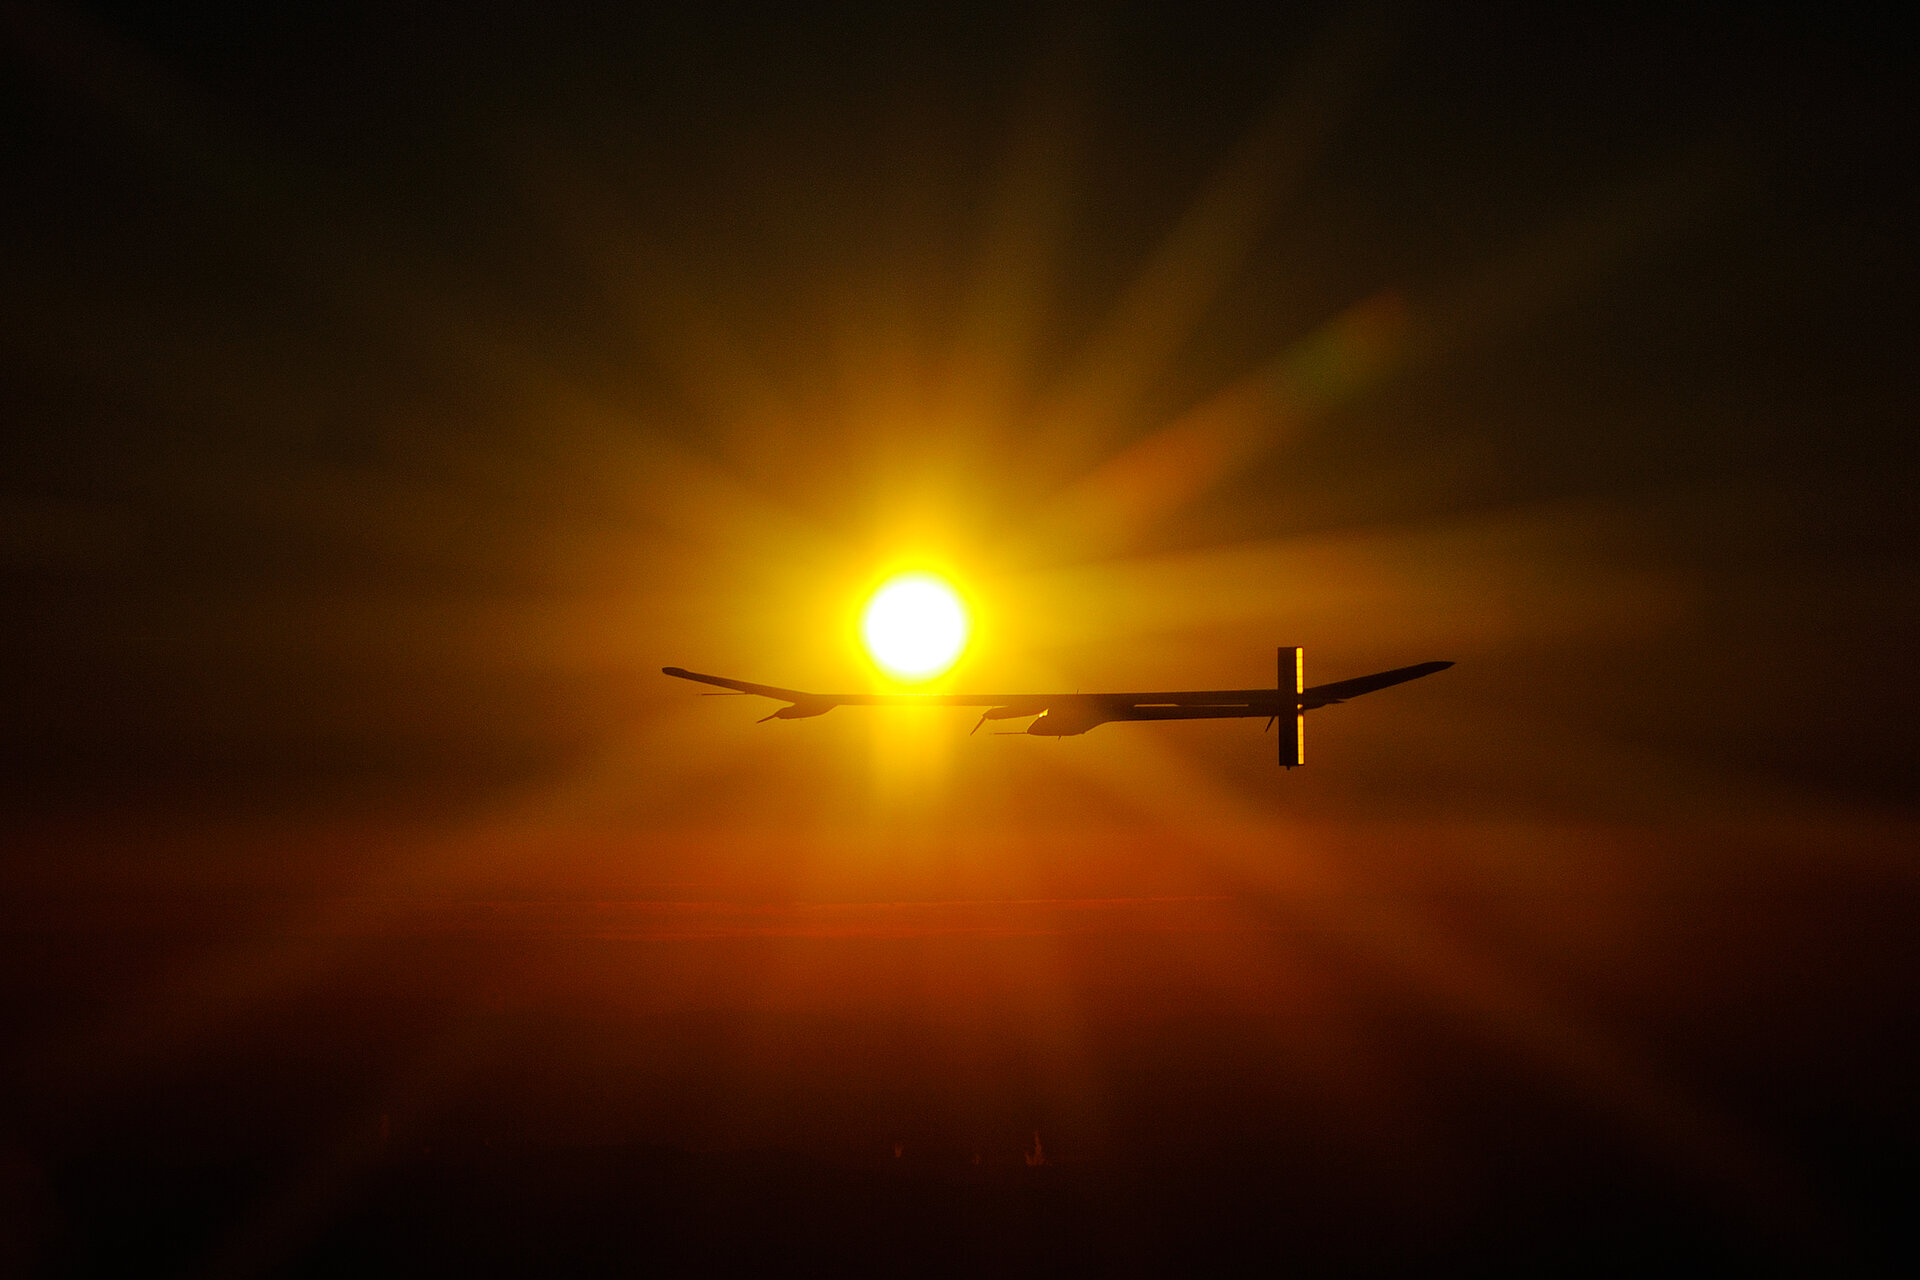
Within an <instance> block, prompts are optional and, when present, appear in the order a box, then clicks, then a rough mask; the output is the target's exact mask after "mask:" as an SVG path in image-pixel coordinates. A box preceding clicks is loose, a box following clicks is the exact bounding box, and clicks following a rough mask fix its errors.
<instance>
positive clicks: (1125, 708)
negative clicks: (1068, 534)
mask: <svg viewBox="0 0 1920 1280" xmlns="http://www.w3.org/2000/svg"><path fill="white" fill-rule="evenodd" d="M1452 665H1453V664H1452V663H1451V662H1423V663H1420V664H1419V665H1417V666H1412V667H1397V668H1395V669H1394V670H1392V671H1382V672H1379V673H1377V674H1375V675H1370V676H1359V677H1357V678H1355V679H1352V680H1340V681H1336V682H1335V683H1333V684H1322V685H1315V686H1314V687H1313V688H1311V689H1307V690H1305V691H1304V692H1302V693H1301V694H1299V696H1298V698H1297V699H1293V695H1290V694H1286V693H1283V692H1281V691H1280V690H1279V689H1277V688H1274V689H1175V690H1158V691H1142V692H1128V693H809V692H807V691H805V690H803V689H783V688H781V687H779V686H778V685H770V684H753V683H751V682H750V681H746V680H735V679H732V678H730V677H728V676H710V675H703V674H702V673H700V672H698V671H688V670H686V669H685V668H684V667H662V668H661V671H662V672H663V673H664V674H666V675H670V676H675V677H677V678H679V679H681V680H692V681H695V682H697V683H699V684H710V685H714V686H716V687H718V688H721V689H730V690H732V691H733V692H735V693H749V694H755V695H757V696H759V697H762V698H774V699H777V700H779V701H781V702H785V703H790V704H791V705H790V706H787V707H785V708H782V709H781V710H779V711H776V712H774V713H773V715H772V716H769V717H767V718H768V719H781V720H797V719H803V718H805V717H807V716H817V715H823V714H825V713H826V712H828V711H831V710H833V709H834V708H835V707H899V706H938V707H991V708H996V709H999V710H1001V711H1003V712H1005V714H1004V715H996V716H994V717H992V718H993V719H996V720H999V719H1013V718H1018V717H1020V716H1030V715H1039V714H1041V713H1042V712H1045V711H1049V710H1052V709H1055V708H1065V707H1074V708H1081V709H1090V708H1098V709H1099V710H1101V711H1103V712H1107V713H1109V714H1108V715H1107V718H1109V719H1114V720H1122V719H1126V720H1213V719H1223V718H1230V717H1234V716H1270V715H1273V714H1275V713H1276V712H1279V711H1287V712H1291V711H1292V710H1293V706H1297V707H1299V708H1301V709H1312V708H1314V707H1324V706H1327V705H1329V704H1331V703H1335V702H1344V701H1346V700H1347V699H1348V698H1357V697H1359V696H1360V695H1361V694H1363V693H1372V692H1373V691H1374V690H1376V689H1385V688H1388V687H1390V686H1392V685H1396V684H1401V683H1403V682H1405V681H1408V680H1417V679H1419V678H1420V677H1421V676H1425V675H1432V674H1433V673H1434V672H1436V671H1444V670H1446V669H1447V668H1448V667H1450V666H1452ZM1290 700H1292V701H1293V706H1289V705H1288V703H1289V701H1290Z"/></svg>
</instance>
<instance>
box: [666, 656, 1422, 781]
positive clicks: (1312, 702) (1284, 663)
mask: <svg viewBox="0 0 1920 1280" xmlns="http://www.w3.org/2000/svg"><path fill="white" fill-rule="evenodd" d="M1305 655H1306V651H1305V650H1304V649H1301V648H1299V647H1298V646H1294V647H1290V648H1282V649H1281V650H1280V651H1279V670H1278V680H1277V682H1276V683H1275V685H1274V687H1273V688H1271V689H1180V690H1159V691H1147V692H1135V693H809V692H807V691H805V690H802V689H783V688H781V687H779V686H778V685H768V684H754V683H752V682H751V681H747V680H735V679H732V678H730V677H728V676H710V675H702V674H701V673H700V672H698V671H688V670H686V669H685V668H684V667H663V668H661V670H662V672H664V673H665V674H666V675H670V676H675V677H678V678H679V679H681V680H692V681H696V682H698V683H700V684H709V685H714V686H717V687H718V688H721V689H724V690H727V691H728V692H730V693H740V694H751V695H754V696H756V697H762V698H773V699H775V700H777V701H780V702H784V703H786V704H787V705H786V706H784V707H781V708H780V709H779V710H777V711H775V712H773V713H772V714H771V715H767V716H763V717H761V722H762V723H764V722H765V721H767V720H804V719H806V718H808V717H810V716H820V715H825V714H826V713H827V712H829V711H831V710H833V709H834V708H835V707H901V706H937V707H982V708H984V710H983V711H981V713H980V719H979V720H978V721H976V722H975V723H974V726H973V732H976V733H977V732H978V731H979V730H980V727H981V726H982V725H984V724H986V723H987V722H988V721H989V720H1022V719H1026V718H1027V717H1029V716H1031V717H1033V720H1032V722H1031V723H1030V724H1028V725H1027V727H1026V729H1025V732H1026V733H1030V734H1035V735H1039V736H1042V737H1056V738H1057V737H1069V736H1072V735H1075V734H1081V733H1085V732H1087V730H1089V729H1092V728H1095V727H1097V726H1099V725H1103V724H1107V723H1109V722H1112V721H1117V720H1231V719H1244V718H1248V717H1266V719H1267V721H1268V724H1267V727H1268V728H1269V729H1271V728H1272V727H1273V726H1274V724H1275V723H1277V722H1279V721H1281V720H1290V721H1291V722H1292V731H1291V732H1282V733H1281V734H1280V763H1281V764H1282V765H1283V766H1285V767H1286V768H1289V769H1291V768H1293V767H1294V766H1295V765H1299V764H1304V763H1306V745H1307V736H1306V735H1307V712H1309V711H1315V710H1318V709H1319V708H1321V707H1328V706H1332V705H1333V704H1335V703H1338V702H1345V701H1346V700H1347V699H1349V698H1357V697H1359V696H1360V695H1361V694H1363V693H1372V692H1373V691H1375V690H1376V689H1386V688H1390V687H1392V686H1393V685H1396V684H1404V683H1406V682H1407V681H1409V680H1418V679H1419V678H1420V677H1421V676H1430V675H1432V674H1433V673H1434V672H1436V671H1445V670H1446V669H1447V668H1448V667H1450V666H1452V665H1453V664H1452V663H1451V662H1422V663H1417V664H1415V665H1414V666H1411V667H1395V668H1394V669H1393V670H1391V671H1380V672H1376V673H1374V674H1373V675H1369V676H1356V677H1354V678H1353V679H1351V680H1336V681H1335V682H1333V683H1332V684H1322V685H1315V686H1314V687H1313V688H1311V689H1309V688H1307V685H1306V656H1305Z"/></svg>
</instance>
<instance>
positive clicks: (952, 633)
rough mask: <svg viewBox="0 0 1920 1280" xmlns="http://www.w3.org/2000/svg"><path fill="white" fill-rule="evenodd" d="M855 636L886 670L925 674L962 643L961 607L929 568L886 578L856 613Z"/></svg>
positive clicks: (953, 657) (945, 663)
mask: <svg viewBox="0 0 1920 1280" xmlns="http://www.w3.org/2000/svg"><path fill="white" fill-rule="evenodd" d="M860 638H861V639H862V640H864V641H865V642H866V645H867V652H868V654H870V655H872V657H873V660H874V661H875V662H876V663H878V664H879V665H880V667H881V669H882V670H884V671H885V672H886V673H887V674H888V675H891V676H895V677H897V678H899V679H902V680H930V679H932V678H933V677H934V676H937V675H939V674H941V673H942V672H944V671H946V670H947V669H948V668H949V667H951V666H952V665H953V664H954V663H955V662H956V661H957V660H958V659H959V657H960V651H961V650H962V649H964V648H966V646H967V610H966V606H964V605H962V604H961V603H960V597H959V596H958V595H956V594H955V593H954V590H953V588H952V587H950V586H948V585H947V584H946V583H945V582H943V581H942V580H940V579H939V578H937V577H935V576H934V575H932V574H930V573H903V574H901V575H899V576H898V577H894V578H889V579H888V580H887V581H886V582H885V583H883V584H881V587H880V589H879V590H878V591H876V592H874V593H873V599H871V600H869V601H867V608H866V611H865V612H864V613H862V614H861V615H860Z"/></svg>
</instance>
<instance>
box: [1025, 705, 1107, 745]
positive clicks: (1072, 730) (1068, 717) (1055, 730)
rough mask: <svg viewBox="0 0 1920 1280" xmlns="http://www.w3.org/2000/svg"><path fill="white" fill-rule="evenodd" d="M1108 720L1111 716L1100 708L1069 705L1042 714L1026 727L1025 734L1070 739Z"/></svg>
mask: <svg viewBox="0 0 1920 1280" xmlns="http://www.w3.org/2000/svg"><path fill="white" fill-rule="evenodd" d="M1110 719H1112V716H1110V715H1109V714H1108V713H1107V712H1106V711H1105V710H1104V709H1102V708H1100V707H1096V706H1086V705H1075V704H1072V703H1069V704H1066V705H1064V706H1056V707H1054V708H1053V709H1052V710H1050V711H1045V712H1042V713H1041V715H1040V718H1039V719H1038V720H1035V721H1034V722H1033V723H1032V724H1030V725H1028V726H1027V732H1028V733H1032V734H1037V735H1039V736H1041V737H1044V738H1070V737H1072V736H1074V735H1075V734H1080V733H1085V732H1086V731H1087V730H1089V729H1091V728H1093V727H1094V726H1095V725H1102V724H1105V723H1106V722H1107V721H1108V720H1110Z"/></svg>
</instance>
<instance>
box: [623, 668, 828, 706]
mask: <svg viewBox="0 0 1920 1280" xmlns="http://www.w3.org/2000/svg"><path fill="white" fill-rule="evenodd" d="M660 674H662V675H668V676H674V677H676V678H678V679H681V680H693V681H696V682H698V683H700V684H710V685H715V686H717V687H719V688H722V689H731V690H733V691H734V692H735V693H754V694H758V695H759V696H761V697H762V698H778V699H780V701H782V702H805V701H811V700H812V699H813V697H814V695H813V694H810V693H803V692H801V691H800V690H798V689H782V688H780V687H779V686H778V685H771V684H753V683H751V682H750V681H746V680H734V679H732V678H730V677H728V676H708V675H702V674H700V672H698V671H688V670H687V669H686V668H685V667H662V668H660Z"/></svg>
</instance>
